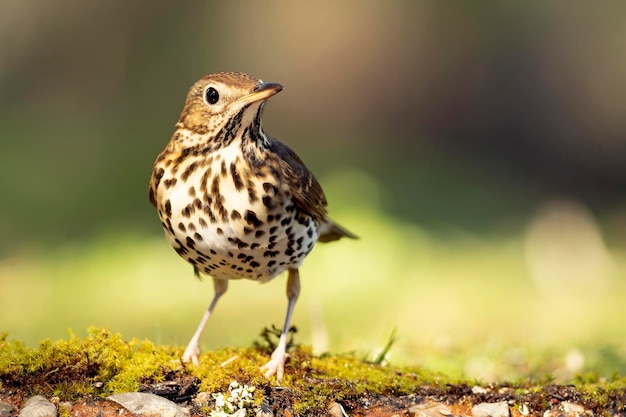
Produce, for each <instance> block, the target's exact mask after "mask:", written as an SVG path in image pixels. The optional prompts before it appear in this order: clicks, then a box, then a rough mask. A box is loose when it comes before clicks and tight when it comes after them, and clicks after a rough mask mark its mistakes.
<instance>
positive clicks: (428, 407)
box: [407, 401, 452, 417]
mask: <svg viewBox="0 0 626 417" xmlns="http://www.w3.org/2000/svg"><path fill="white" fill-rule="evenodd" d="M407 411H408V413H409V416H412V417H442V416H449V415H451V414H452V412H451V411H450V409H449V408H448V407H446V405H445V404H442V403H438V402H434V401H433V402H428V403H423V404H417V405H414V406H412V407H410V408H409V409H408V410H407Z"/></svg>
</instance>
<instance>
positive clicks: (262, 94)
mask: <svg viewBox="0 0 626 417" xmlns="http://www.w3.org/2000/svg"><path fill="white" fill-rule="evenodd" d="M283 88H285V87H283V86H282V85H280V84H278V83H261V84H259V85H258V86H257V87H256V89H255V90H254V92H253V93H250V94H247V95H245V96H243V97H241V98H238V99H237V102H239V103H245V104H250V103H254V102H256V101H261V100H267V99H268V98H270V97H272V96H273V95H274V94H276V93H279V92H281V91H282V90H283Z"/></svg>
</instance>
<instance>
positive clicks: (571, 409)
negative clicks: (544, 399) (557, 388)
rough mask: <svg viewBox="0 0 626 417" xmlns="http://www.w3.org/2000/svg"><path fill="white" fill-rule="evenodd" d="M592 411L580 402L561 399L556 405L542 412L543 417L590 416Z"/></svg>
mask: <svg viewBox="0 0 626 417" xmlns="http://www.w3.org/2000/svg"><path fill="white" fill-rule="evenodd" d="M591 416H593V412H592V411H591V410H587V409H585V407H583V406H582V405H580V404H576V403H572V402H569V401H563V402H562V403H560V404H559V405H558V407H553V408H551V409H549V410H547V411H546V412H545V413H543V417H591Z"/></svg>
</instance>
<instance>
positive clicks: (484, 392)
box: [0, 378, 626, 417]
mask: <svg viewBox="0 0 626 417" xmlns="http://www.w3.org/2000/svg"><path fill="white" fill-rule="evenodd" d="M195 388H196V387H195V386H194V382H193V381H192V380H190V379H188V378H182V379H179V380H171V381H164V382H160V383H158V384H151V385H144V386H142V387H141V390H140V391H142V392H148V393H153V394H157V395H160V396H163V397H165V398H167V399H170V400H172V401H174V402H176V403H178V404H179V405H182V406H183V407H186V408H188V409H189V410H190V413H191V416H192V417H193V416H198V417H206V416H207V415H208V414H207V413H206V412H203V411H202V410H200V409H199V408H198V407H196V406H195V405H194V404H193V401H192V399H193V397H194V396H195V393H196V389H195ZM519 388H520V387H519V386H517V387H512V386H506V385H500V386H495V385H494V386H489V387H484V389H479V390H477V389H472V387H470V386H468V385H465V384H459V385H445V386H441V387H436V386H425V387H423V388H420V389H418V390H416V392H415V393H413V394H410V395H404V396H393V395H371V394H367V393H364V394H361V395H358V396H353V397H349V398H343V399H341V401H339V403H340V404H341V406H342V408H343V409H344V410H345V412H346V413H347V414H348V415H349V416H351V417H358V416H363V417H365V416H367V417H392V416H394V417H395V416H408V415H414V414H413V413H410V412H409V409H410V408H411V407H413V406H415V405H418V404H427V403H432V402H435V403H440V404H445V405H446V406H447V407H448V408H449V410H450V411H451V413H452V414H451V415H453V416H471V415H472V407H473V406H474V405H476V404H480V403H485V402H487V403H493V402H501V401H505V402H507V403H508V404H509V410H510V414H511V417H526V416H544V415H546V414H545V412H546V411H547V410H555V411H556V410H560V408H559V406H560V404H562V403H563V402H569V403H575V404H579V405H581V406H583V407H584V408H585V410H586V412H585V413H584V414H586V415H589V416H591V415H595V416H598V415H611V416H626V391H625V390H618V391H614V392H613V393H612V395H609V396H608V397H603V398H604V400H602V401H594V400H592V399H589V398H588V397H589V396H588V395H585V394H584V393H582V392H581V391H580V390H579V389H577V388H576V387H574V386H571V385H546V386H544V387H543V388H542V389H540V390H537V389H533V390H529V392H526V393H522V394H519V393H517V392H519V391H520V389H519ZM477 391H480V392H477ZM27 395H29V394H28V393H27V390H26V389H14V390H12V391H10V392H2V393H0V402H3V403H5V404H10V405H12V406H13V407H14V410H13V412H11V413H0V416H1V417H13V416H17V415H18V411H17V410H19V409H20V408H21V406H22V405H23V403H24V401H25V400H26V399H27ZM607 399H608V401H607ZM51 400H52V401H53V402H55V403H56V405H57V407H58V408H59V411H60V413H59V414H60V415H65V416H75V417H120V416H128V417H131V416H134V415H135V414H133V413H132V412H130V411H128V410H125V409H124V408H123V407H122V406H120V405H119V404H117V403H114V402H112V401H109V400H106V399H104V398H100V397H95V396H89V397H86V398H80V399H77V400H75V401H67V402H62V401H59V400H58V398H52V399H51ZM297 401H298V399H297V398H296V396H295V395H294V393H293V391H291V390H290V389H289V388H288V387H273V388H271V389H270V392H266V402H265V403H264V404H263V409H264V411H271V412H272V413H273V415H274V416H276V417H283V416H284V417H287V416H295V415H296V413H295V411H294V405H295V404H296V403H297ZM333 403H334V402H333V401H329V403H328V404H327V405H326V407H325V408H326V410H328V409H329V408H331V405H332V404H333ZM523 405H525V406H526V408H525V409H524V407H523ZM584 414H583V415H584ZM267 415H272V414H267ZM305 415H309V414H305ZM310 415H320V414H319V413H318V412H316V413H315V414H310ZM326 415H331V414H328V413H326ZM552 415H554V416H559V415H565V416H567V414H564V413H562V412H555V413H554V414H552ZM575 415H576V414H575Z"/></svg>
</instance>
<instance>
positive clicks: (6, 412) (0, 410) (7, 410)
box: [0, 403, 17, 417]
mask: <svg viewBox="0 0 626 417" xmlns="http://www.w3.org/2000/svg"><path fill="white" fill-rule="evenodd" d="M15 416H17V413H16V412H15V408H13V406H12V405H11V404H7V403H0V417H15Z"/></svg>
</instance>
